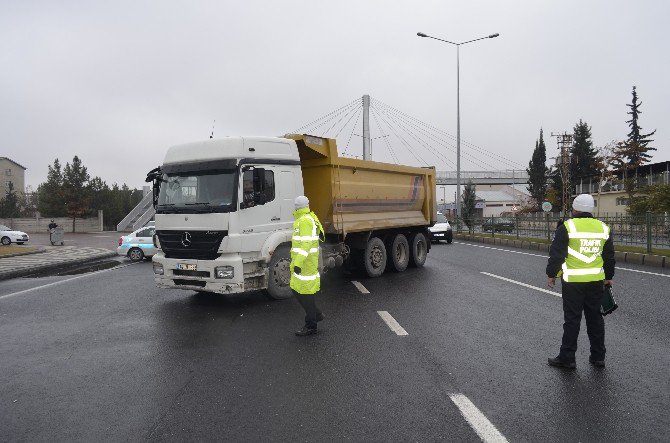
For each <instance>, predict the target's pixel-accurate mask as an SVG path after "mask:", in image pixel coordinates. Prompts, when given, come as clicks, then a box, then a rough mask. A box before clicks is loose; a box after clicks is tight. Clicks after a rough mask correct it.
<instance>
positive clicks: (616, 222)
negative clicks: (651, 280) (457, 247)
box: [452, 213, 670, 253]
mask: <svg viewBox="0 0 670 443" xmlns="http://www.w3.org/2000/svg"><path fill="white" fill-rule="evenodd" d="M563 220H564V219H562V218H560V217H559V216H558V215H554V214H541V213H538V214H517V215H515V216H513V217H483V218H482V217H478V218H474V219H472V221H471V222H470V224H469V225H468V224H467V223H465V221H464V220H454V221H453V222H452V225H453V228H454V230H455V231H456V232H470V233H485V234H489V233H490V235H491V237H495V236H496V234H498V235H499V234H504V235H511V236H515V237H516V238H543V239H546V240H549V241H551V240H552V239H553V237H554V232H555V231H556V228H557V227H558V224H559V223H562V222H563ZM599 220H602V221H603V222H604V223H606V224H607V225H608V226H609V227H610V232H611V235H612V239H613V241H614V244H615V245H626V246H639V247H642V248H645V249H646V251H647V252H648V253H649V252H651V251H652V249H654V248H657V249H670V216H668V215H664V214H650V213H647V214H646V215H642V216H633V215H617V216H614V217H599Z"/></svg>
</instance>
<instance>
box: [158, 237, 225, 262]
mask: <svg viewBox="0 0 670 443" xmlns="http://www.w3.org/2000/svg"><path fill="white" fill-rule="evenodd" d="M156 235H157V236H158V241H160V245H161V249H162V250H163V252H164V253H165V257H167V258H191V259H195V260H214V259H215V258H217V257H218V256H219V253H218V250H219V246H220V245H221V241H222V240H223V238H224V237H225V236H226V235H228V232H227V231H163V230H161V231H156Z"/></svg>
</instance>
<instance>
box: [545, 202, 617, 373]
mask: <svg viewBox="0 0 670 443" xmlns="http://www.w3.org/2000/svg"><path fill="white" fill-rule="evenodd" d="M594 207H595V203H594V201H593V197H592V196H590V195H589V194H580V195H578V196H577V197H575V199H574V201H573V203H572V218H570V219H568V220H566V221H565V222H564V223H563V224H562V225H560V226H559V227H558V229H556V234H555V236H554V241H553V242H552V244H551V249H550V251H549V262H548V263H547V278H548V281H547V284H548V286H549V287H550V288H553V287H554V285H555V283H556V277H558V276H560V275H561V274H562V277H563V282H562V285H561V294H562V295H563V315H564V319H565V323H564V324H563V341H562V344H561V349H560V352H559V354H558V356H557V357H555V358H549V360H548V364H549V365H551V366H556V367H560V368H567V369H574V368H575V367H576V364H575V351H577V337H578V336H579V326H580V323H581V321H582V311H584V317H585V318H586V331H587V334H588V336H589V342H590V343H591V355H590V357H589V362H590V363H591V364H592V365H594V366H597V367H604V366H605V321H604V320H603V317H602V315H601V314H600V304H601V301H602V298H603V291H604V286H605V285H611V284H612V277H614V263H615V261H614V245H613V243H612V237H611V236H610V229H609V227H608V226H607V225H606V224H605V223H603V222H601V221H600V220H598V219H595V218H593V214H592V212H593V208H594Z"/></svg>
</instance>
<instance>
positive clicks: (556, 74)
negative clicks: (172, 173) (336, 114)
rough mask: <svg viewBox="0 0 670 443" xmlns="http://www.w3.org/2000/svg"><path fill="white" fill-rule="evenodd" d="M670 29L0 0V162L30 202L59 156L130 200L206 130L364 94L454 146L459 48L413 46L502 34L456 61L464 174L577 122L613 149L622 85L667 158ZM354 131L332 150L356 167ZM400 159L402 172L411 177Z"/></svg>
mask: <svg viewBox="0 0 670 443" xmlns="http://www.w3.org/2000/svg"><path fill="white" fill-rule="evenodd" d="M669 16H670V2H661V1H637V2H630V1H612V0H607V1H605V0H602V1H578V0H571V1H566V0H560V1H559V0H556V1H538V0H526V1H521V0H519V1H499V0H495V1H444V0H443V1H381V0H379V1H346V0H340V1H329V2H327V1H314V0H312V1H254V0H245V1H183V2H180V1H165V0H163V1H141V0H139V1H138V0H134V1H118V0H117V1H114V2H102V1H59V2H49V1H41V2H36V1H18V0H17V1H9V0H5V1H3V2H2V14H0V62H1V63H0V66H1V67H2V68H1V69H0V85H2V86H1V87H0V136H1V144H0V156H6V157H9V158H11V159H13V160H15V161H16V162H18V163H20V164H22V165H23V166H25V167H27V168H28V170H27V172H26V174H27V176H26V184H27V185H30V186H32V187H36V186H37V185H38V184H39V183H41V182H42V181H44V180H45V178H46V173H47V165H48V164H50V163H52V162H53V160H54V159H55V158H56V157H58V158H59V159H60V160H61V162H63V163H65V162H66V161H71V160H72V157H73V156H74V155H78V156H80V157H81V159H82V160H83V162H84V165H85V166H87V167H88V170H89V173H90V174H91V176H100V177H102V179H103V180H105V181H106V182H108V183H109V184H111V183H114V182H117V183H127V184H129V185H130V186H131V187H140V186H142V185H143V184H144V183H143V181H144V177H145V174H146V172H147V171H148V170H149V169H151V168H153V167H155V166H157V165H159V164H160V163H162V160H163V156H164V155H165V151H166V149H167V148H168V147H169V146H171V145H174V144H179V143H184V142H191V141H196V140H201V139H204V138H207V137H208V136H209V133H210V132H211V129H212V122H213V120H216V125H215V137H216V136H224V135H280V134H284V133H287V132H290V131H292V130H295V129H297V128H299V127H301V126H302V125H303V124H305V123H308V122H310V121H312V120H314V119H316V118H318V117H319V116H322V115H324V114H327V113H328V112H330V111H332V110H334V109H336V108H338V107H340V106H342V105H345V104H347V103H350V102H352V101H353V100H355V99H356V98H357V97H361V96H362V95H363V94H370V96H372V98H373V99H374V100H379V101H381V102H383V103H385V104H387V105H390V106H393V107H394V108H397V109H399V110H401V111H402V112H404V113H406V114H408V115H410V116H414V117H416V118H417V119H419V120H421V121H423V122H425V123H427V124H430V125H432V126H435V127H437V128H439V129H441V130H444V131H446V132H448V133H449V134H454V135H455V134H456V49H455V47H453V46H451V45H448V44H446V43H441V42H438V41H435V40H429V39H425V38H419V37H417V36H416V33H417V31H422V32H425V33H427V34H430V35H434V36H437V37H441V38H444V39H446V40H451V41H466V40H470V39H473V38H477V37H481V36H485V35H489V34H492V33H495V32H498V33H500V37H498V38H495V39H486V40H482V41H479V42H475V43H472V44H468V45H466V46H462V47H461V51H460V56H461V59H460V62H461V63H460V67H461V76H460V79H461V136H462V139H463V140H464V141H467V142H469V143H471V144H474V145H476V146H477V147H478V149H479V150H478V151H476V152H477V153H479V154H480V156H479V157H477V158H475V157H472V158H469V159H466V158H465V156H466V154H468V153H471V154H473V155H474V152H473V151H468V149H470V148H467V147H465V146H464V147H463V150H464V161H463V169H464V170H482V169H487V167H486V166H487V165H486V164H484V160H483V159H482V155H481V153H482V152H486V151H489V152H492V153H495V154H497V155H500V156H503V157H505V158H506V159H508V161H507V162H496V161H493V163H495V165H499V166H500V168H501V169H510V168H513V167H514V166H513V165H514V164H516V165H524V166H525V165H527V163H528V160H529V159H530V156H531V153H532V150H533V147H534V144H535V140H536V139H537V137H538V134H539V130H540V128H541V127H542V128H544V131H545V135H546V142H547V147H548V151H549V152H548V156H549V157H551V156H554V155H555V152H556V141H555V139H553V138H551V137H549V134H550V133H551V132H558V131H560V132H563V131H569V132H572V128H573V127H574V125H575V123H576V122H577V121H578V120H579V119H583V120H584V121H586V122H587V123H588V124H589V125H591V126H592V131H593V140H594V142H595V144H596V145H603V144H605V143H607V142H608V141H610V140H612V139H624V138H625V137H626V134H627V132H628V127H627V125H626V123H625V121H626V120H627V119H628V116H627V115H626V112H627V108H626V106H625V105H626V104H627V103H630V101H631V89H632V86H633V85H636V86H637V90H638V94H639V96H640V98H641V100H642V102H643V106H642V111H643V114H642V116H641V119H640V123H641V126H642V127H643V130H645V131H650V130H653V129H657V133H656V136H655V137H654V138H655V140H656V141H655V143H654V144H653V146H655V147H656V148H658V151H657V152H656V153H655V154H654V161H664V160H670V155H669V152H670V151H669V149H670V119H669V118H668V117H669V116H670V88H669V87H668V79H669V78H670V59H669V56H668V54H669V51H668V42H669V40H670V39H669V38H668V37H667V34H666V28H667V20H668V17H669ZM352 125H353V120H352ZM371 125H372V126H373V127H372V131H373V136H375V135H379V134H384V133H389V132H390V130H389V129H388V128H387V129H386V130H384V129H379V128H375V125H374V121H371ZM352 134H360V132H359V130H356V129H355V128H353V126H352V128H347V129H346V130H344V131H343V132H342V134H341V136H340V137H339V138H338V144H340V145H341V147H342V145H344V144H345V143H346V142H347V140H349V139H351V141H350V142H349V144H350V146H349V147H348V148H347V150H348V153H349V154H351V155H360V152H359V151H360V143H361V142H360V137H357V136H356V135H352ZM389 139H390V137H389ZM374 143H375V144H374V150H373V156H374V158H375V159H376V160H380V161H391V157H390V156H389V155H388V154H389V153H388V152H387V148H386V146H385V145H382V144H381V142H380V141H379V140H377V141H376V142H374ZM391 147H392V148H393V146H391ZM406 151H407V150H403V149H401V148H399V147H396V156H397V157H398V159H399V161H400V162H403V163H407V164H422V163H421V162H420V161H418V159H417V158H416V157H415V156H414V155H409V153H408V152H406ZM416 152H417V154H418V156H419V158H420V160H421V161H423V162H428V163H430V164H435V166H437V168H438V169H439V170H443V169H451V168H450V165H449V162H451V163H454V162H455V154H453V152H452V151H451V150H450V149H448V148H447V147H445V149H444V150H443V151H442V152H443V153H442V154H441V155H442V157H439V156H438V155H435V154H434V153H430V152H423V153H422V152H421V147H417V148H416ZM484 157H486V155H484ZM492 158H495V157H494V156H491V157H489V162H488V163H489V164H490V163H491V159H492ZM510 165H512V166H510Z"/></svg>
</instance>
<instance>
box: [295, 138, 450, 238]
mask: <svg viewBox="0 0 670 443" xmlns="http://www.w3.org/2000/svg"><path fill="white" fill-rule="evenodd" d="M286 138H290V139H292V140H295V141H296V143H297V145H298V152H299V154H300V163H301V167H302V178H303V183H304V186H305V195H306V196H307V197H308V198H309V200H310V207H311V208H312V210H313V211H314V212H315V213H316V215H317V216H318V217H319V219H320V220H321V223H322V224H323V228H324V230H325V231H326V233H329V234H343V235H346V234H348V233H354V232H363V231H373V230H381V229H393V228H403V227H417V226H431V225H433V224H434V223H435V218H436V214H437V209H436V201H435V168H434V167H430V168H419V167H414V166H400V165H393V164H388V163H380V162H373V161H369V160H358V159H352V158H344V157H339V156H338V154H337V146H336V143H335V140H334V139H327V138H320V137H314V136H310V135H302V134H301V135H287V136H286Z"/></svg>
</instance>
